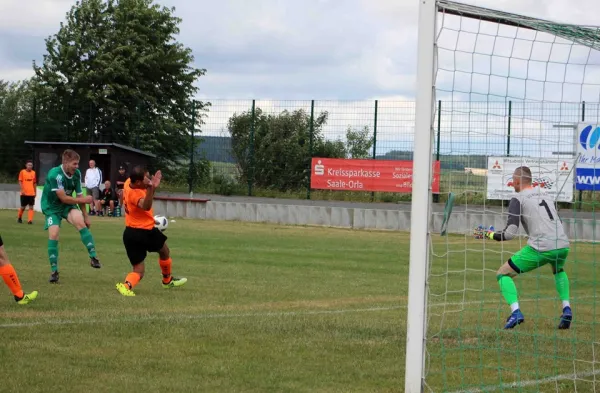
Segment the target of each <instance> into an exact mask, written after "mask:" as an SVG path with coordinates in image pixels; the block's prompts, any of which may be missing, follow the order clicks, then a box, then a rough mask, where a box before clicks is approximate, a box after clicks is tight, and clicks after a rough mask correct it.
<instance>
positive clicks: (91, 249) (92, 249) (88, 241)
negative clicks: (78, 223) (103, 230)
mask: <svg viewBox="0 0 600 393" xmlns="http://www.w3.org/2000/svg"><path fill="white" fill-rule="evenodd" d="M79 237H81V242H82V243H83V245H84V246H85V247H86V248H87V250H88V253H89V254H90V258H96V246H95V245H94V238H93V237H92V232H90V230H89V229H87V228H83V229H82V230H80V231H79Z"/></svg>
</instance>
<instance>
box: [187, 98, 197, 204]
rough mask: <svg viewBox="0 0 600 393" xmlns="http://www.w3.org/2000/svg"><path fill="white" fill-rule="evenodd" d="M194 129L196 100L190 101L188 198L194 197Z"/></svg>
mask: <svg viewBox="0 0 600 393" xmlns="http://www.w3.org/2000/svg"><path fill="white" fill-rule="evenodd" d="M195 129H196V100H192V129H191V130H190V136H191V138H192V139H191V140H190V176H189V179H188V183H189V193H190V198H191V197H192V196H193V195H194V194H193V193H194V172H195V170H194V148H195V143H194V138H195V137H194V130H195Z"/></svg>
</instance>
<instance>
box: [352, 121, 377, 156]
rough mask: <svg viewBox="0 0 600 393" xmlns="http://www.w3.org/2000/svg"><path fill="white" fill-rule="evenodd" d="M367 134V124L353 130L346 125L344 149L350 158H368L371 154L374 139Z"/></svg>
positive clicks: (368, 132)
mask: <svg viewBox="0 0 600 393" xmlns="http://www.w3.org/2000/svg"><path fill="white" fill-rule="evenodd" d="M369 134H370V131H369V127H368V126H364V127H363V128H362V129H361V130H355V129H354V128H352V127H351V126H348V129H347V130H346V149H347V151H348V155H349V156H350V158H369V157H370V156H371V154H370V153H371V152H370V150H371V147H373V143H374V139H373V137H371V136H369Z"/></svg>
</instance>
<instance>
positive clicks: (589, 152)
mask: <svg viewBox="0 0 600 393" xmlns="http://www.w3.org/2000/svg"><path fill="white" fill-rule="evenodd" d="M599 142H600V125H599V124H590V123H579V124H578V126H577V140H576V141H575V143H576V145H577V154H580V156H579V159H578V161H577V167H576V168H575V171H576V173H575V177H576V181H575V186H576V188H577V189H578V190H587V191H595V190H600V158H599V157H598V145H599Z"/></svg>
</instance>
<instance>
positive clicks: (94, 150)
mask: <svg viewBox="0 0 600 393" xmlns="http://www.w3.org/2000/svg"><path fill="white" fill-rule="evenodd" d="M25 144H26V145H29V146H31V147H32V148H33V165H34V170H35V171H36V173H37V175H38V184H39V185H43V184H44V183H45V181H46V174H47V173H48V171H49V170H50V168H53V167H55V166H57V165H59V164H60V163H61V156H62V152H63V151H65V150H66V149H73V150H75V151H76V152H77V153H79V155H80V156H81V161H80V162H79V169H80V171H81V176H82V180H83V178H84V177H85V171H86V170H87V168H88V167H89V164H88V163H89V161H90V160H94V161H96V166H97V167H98V168H100V170H101V171H102V181H103V182H104V181H105V180H110V182H111V183H112V184H113V186H114V184H115V179H116V178H117V174H118V171H119V166H121V165H123V166H124V167H125V169H126V170H127V174H129V171H130V170H131V168H133V167H134V166H136V165H146V166H151V164H152V161H153V160H154V159H155V158H156V155H154V154H152V153H150V152H147V151H143V150H139V149H136V148H133V147H131V146H126V145H121V144H118V143H84V142H43V141H25Z"/></svg>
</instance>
